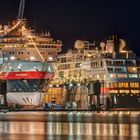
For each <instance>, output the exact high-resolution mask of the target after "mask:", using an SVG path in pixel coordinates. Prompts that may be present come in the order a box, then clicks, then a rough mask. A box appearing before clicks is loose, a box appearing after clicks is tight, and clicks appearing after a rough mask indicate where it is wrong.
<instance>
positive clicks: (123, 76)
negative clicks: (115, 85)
mask: <svg viewBox="0 0 140 140" xmlns="http://www.w3.org/2000/svg"><path fill="white" fill-rule="evenodd" d="M117 77H118V78H127V74H117Z"/></svg>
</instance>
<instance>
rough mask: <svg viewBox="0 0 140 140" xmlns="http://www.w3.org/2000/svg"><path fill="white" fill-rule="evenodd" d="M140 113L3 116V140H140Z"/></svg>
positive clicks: (0, 137) (0, 126)
mask: <svg viewBox="0 0 140 140" xmlns="http://www.w3.org/2000/svg"><path fill="white" fill-rule="evenodd" d="M139 118H140V113H139V112H119V113H118V112H101V113H96V112H68V113H64V112H63V113H61V112H50V113H45V112H20V113H12V112H11V113H6V114H4V113H0V120H1V121H0V140H139V139H140V121H139Z"/></svg>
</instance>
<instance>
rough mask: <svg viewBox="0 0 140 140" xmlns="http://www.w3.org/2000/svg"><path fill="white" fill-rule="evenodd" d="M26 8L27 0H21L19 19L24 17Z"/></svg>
mask: <svg viewBox="0 0 140 140" xmlns="http://www.w3.org/2000/svg"><path fill="white" fill-rule="evenodd" d="M24 8H25V0H20V5H19V11H18V19H23V14H24Z"/></svg>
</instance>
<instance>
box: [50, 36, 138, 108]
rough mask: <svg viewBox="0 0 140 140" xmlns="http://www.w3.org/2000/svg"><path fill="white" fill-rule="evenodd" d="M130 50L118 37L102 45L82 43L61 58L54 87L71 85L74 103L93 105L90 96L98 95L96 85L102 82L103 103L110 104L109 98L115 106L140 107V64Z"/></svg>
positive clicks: (112, 37) (77, 43) (113, 37)
mask: <svg viewBox="0 0 140 140" xmlns="http://www.w3.org/2000/svg"><path fill="white" fill-rule="evenodd" d="M90 45H92V46H91V47H90ZM126 47H127V46H126V42H125V41H124V40H123V39H120V38H119V37H118V36H116V35H113V36H111V37H110V38H108V39H107V40H105V41H104V42H101V43H100V45H99V46H97V45H94V44H90V43H89V42H87V41H80V40H78V41H76V43H75V49H73V50H69V51H68V52H67V53H65V54H60V55H59V57H58V61H59V63H58V71H57V74H56V75H55V78H54V79H55V80H54V81H53V83H52V84H54V85H56V84H59V85H60V86H61V85H67V84H68V83H69V86H74V88H73V90H72V91H71V93H73V95H72V94H71V95H72V96H73V97H72V100H73V101H76V102H78V101H80V102H81V103H82V102H83V104H86V105H87V104H88V105H89V104H90V102H93V103H94V101H91V99H90V101H89V96H90V95H89V94H93V95H94V90H93V88H91V87H92V83H93V82H94V81H96V80H99V81H100V83H101V95H100V103H101V104H106V99H107V98H109V99H110V102H111V106H118V107H139V106H140V102H139V96H140V77H139V67H138V65H137V63H138V62H136V55H135V53H134V52H133V51H132V50H128V49H127V48H126ZM80 85H81V86H80ZM82 85H83V86H84V87H83V86H82ZM89 85H90V86H89ZM76 87H77V89H78V87H80V88H79V89H78V90H79V91H78V90H77V91H76V90H75V89H76ZM84 88H86V89H87V90H88V91H87V90H84ZM76 92H77V93H78V94H79V98H77V96H78V94H76ZM83 95H85V96H83ZM81 96H83V99H82V98H81ZM91 97H92V96H91ZM85 99H86V101H85ZM95 100H96V99H95Z"/></svg>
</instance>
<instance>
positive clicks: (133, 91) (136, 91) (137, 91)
mask: <svg viewBox="0 0 140 140" xmlns="http://www.w3.org/2000/svg"><path fill="white" fill-rule="evenodd" d="M131 93H140V91H139V90H131Z"/></svg>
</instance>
